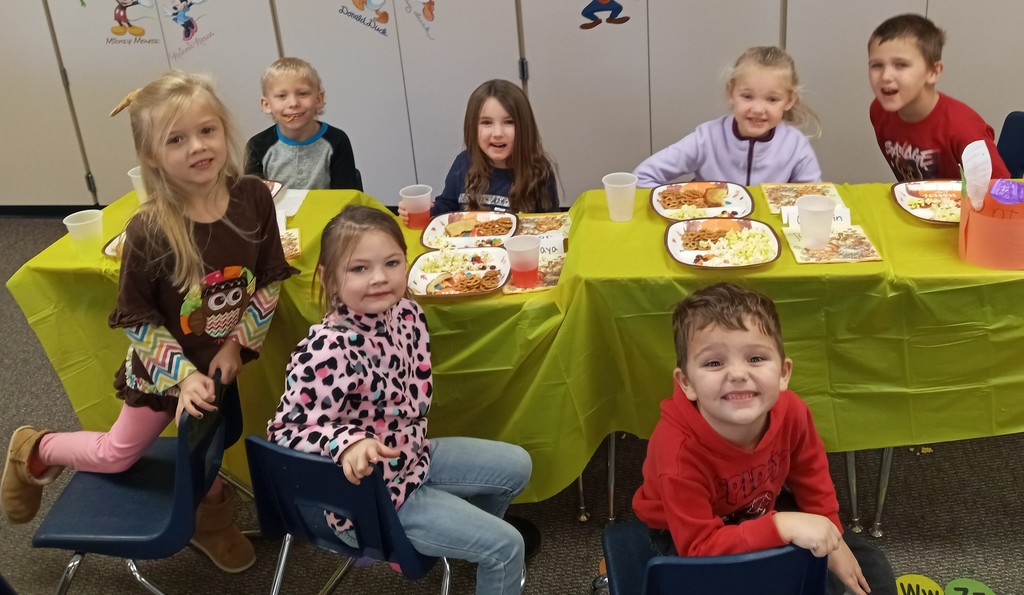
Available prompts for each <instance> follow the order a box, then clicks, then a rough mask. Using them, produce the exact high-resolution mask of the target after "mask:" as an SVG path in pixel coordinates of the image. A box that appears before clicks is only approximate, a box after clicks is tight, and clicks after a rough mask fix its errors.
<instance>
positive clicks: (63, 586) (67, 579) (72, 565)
mask: <svg viewBox="0 0 1024 595" xmlns="http://www.w3.org/2000/svg"><path fill="white" fill-rule="evenodd" d="M84 557H85V554H83V553H82V552H75V555H74V556H71V560H69V561H68V565H67V566H65V567H64V574H63V575H61V577H60V584H59V585H57V595H65V594H66V593H67V592H68V589H70V588H71V581H72V580H74V578H75V573H76V572H78V567H79V566H81V565H82V558H84Z"/></svg>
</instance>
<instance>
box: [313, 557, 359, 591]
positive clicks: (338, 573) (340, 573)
mask: <svg viewBox="0 0 1024 595" xmlns="http://www.w3.org/2000/svg"><path fill="white" fill-rule="evenodd" d="M355 561H356V559H355V558H346V559H345V561H344V562H342V563H341V564H339V565H338V568H337V570H335V571H334V574H332V575H331V578H329V579H327V583H326V584H325V585H324V587H323V588H322V589H320V595H331V593H333V592H334V589H336V588H337V587H338V583H340V582H341V579H343V578H345V575H346V574H348V571H349V570H352V565H353V564H355Z"/></svg>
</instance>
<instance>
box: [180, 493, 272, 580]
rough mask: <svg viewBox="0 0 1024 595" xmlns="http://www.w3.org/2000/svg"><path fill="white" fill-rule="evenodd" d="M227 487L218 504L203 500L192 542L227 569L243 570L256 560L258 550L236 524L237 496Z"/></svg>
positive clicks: (218, 565)
mask: <svg viewBox="0 0 1024 595" xmlns="http://www.w3.org/2000/svg"><path fill="white" fill-rule="evenodd" d="M231 494H232V492H231V491H230V489H229V488H228V487H226V486H225V488H224V500H223V501H222V502H220V503H219V504H207V503H206V502H200V503H199V508H197V509H196V531H195V533H193V534H192V545H194V546H196V548H198V549H199V551H201V552H203V553H204V554H206V555H207V556H209V557H210V560H212V561H213V563H214V564H216V565H217V568H220V569H221V570H223V571H224V572H232V573H235V572H242V571H243V570H248V569H249V567H250V566H252V565H253V564H254V563H255V562H256V550H255V549H254V548H253V547H252V544H251V543H249V540H248V539H246V538H245V536H244V535H242V532H241V531H239V530H238V527H236V526H235V521H234V506H233V503H234V498H232V497H231Z"/></svg>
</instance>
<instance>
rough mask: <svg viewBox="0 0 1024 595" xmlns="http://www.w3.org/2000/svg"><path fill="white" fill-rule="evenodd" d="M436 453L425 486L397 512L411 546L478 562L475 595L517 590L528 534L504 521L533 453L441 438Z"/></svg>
mask: <svg viewBox="0 0 1024 595" xmlns="http://www.w3.org/2000/svg"><path fill="white" fill-rule="evenodd" d="M430 451H431V452H430V470H429V471H428V472H427V480H426V482H424V483H423V484H422V485H421V486H420V487H418V488H416V489H415V490H414V491H413V493H412V494H411V495H410V496H409V497H408V498H407V499H406V501H405V502H404V503H403V504H402V507H401V508H399V509H398V519H399V520H400V521H402V527H403V528H404V529H405V533H406V535H408V536H409V541H410V542H412V545H413V547H415V548H416V550H417V551H418V552H420V553H421V554H424V555H426V556H437V557H441V556H444V557H448V558H459V559H462V560H468V561H470V562H474V563H476V564H477V570H476V592H477V593H481V594H487V595H491V594H498V593H500V594H502V595H509V594H516V593H519V592H520V591H521V580H522V574H523V555H524V551H525V548H524V546H523V537H522V535H520V534H519V532H518V531H516V530H515V529H514V528H513V527H512V526H511V525H509V524H508V523H506V522H505V521H503V520H501V517H502V516H503V515H504V514H505V509H507V508H508V505H509V504H511V503H512V500H513V499H514V498H515V497H516V496H517V495H519V493H520V492H522V491H523V488H525V487H526V482H527V481H529V480H530V472H531V470H532V469H533V463H532V461H531V460H530V455H529V454H527V452H526V451H525V450H523V449H522V448H520V447H518V446H515V445H512V444H506V443H504V442H495V441H491V440H480V439H477V438H436V439H433V440H431V441H430Z"/></svg>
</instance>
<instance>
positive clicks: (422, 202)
mask: <svg viewBox="0 0 1024 595" xmlns="http://www.w3.org/2000/svg"><path fill="white" fill-rule="evenodd" d="M398 196H399V197H401V200H402V204H403V206H405V210H406V211H407V212H408V213H409V223H407V224H406V225H407V226H408V228H409V229H426V227H427V225H429V224H430V207H431V206H432V204H433V202H434V189H433V188H431V187H430V186H427V185H426V184H413V185H412V186H406V187H405V188H402V189H401V190H399V191H398Z"/></svg>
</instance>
